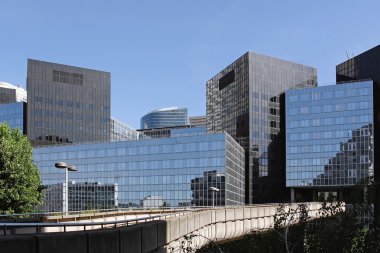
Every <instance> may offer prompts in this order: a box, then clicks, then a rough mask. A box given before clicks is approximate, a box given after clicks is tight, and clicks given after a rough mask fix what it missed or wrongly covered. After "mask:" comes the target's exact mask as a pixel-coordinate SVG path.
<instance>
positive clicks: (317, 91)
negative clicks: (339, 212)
mask: <svg viewBox="0 0 380 253" xmlns="http://www.w3.org/2000/svg"><path fill="white" fill-rule="evenodd" d="M375 132H376V129H375V127H374V85H373V82H372V81H361V82H354V83H342V84H339V85H332V86H322V87H317V88H304V89H292V90H289V91H287V92H286V186H287V187H290V188H292V190H291V195H292V200H294V199H295V198H297V196H298V197H299V198H300V199H299V200H313V199H316V198H317V197H321V195H322V198H323V197H326V196H328V195H332V196H337V197H338V199H341V200H344V199H345V198H346V196H347V195H348V192H347V190H349V189H350V188H351V187H353V186H354V185H356V184H358V183H361V182H362V181H363V180H365V179H368V177H371V176H373V175H374V166H375V160H376V156H375ZM295 200H297V199H295Z"/></svg>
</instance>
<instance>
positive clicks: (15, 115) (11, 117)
mask: <svg viewBox="0 0 380 253" xmlns="http://www.w3.org/2000/svg"><path fill="white" fill-rule="evenodd" d="M0 123H6V124H8V126H9V127H10V128H12V129H13V128H18V129H20V131H21V133H23V134H26V132H25V131H26V103H24V102H15V103H6V104H1V103H0Z"/></svg>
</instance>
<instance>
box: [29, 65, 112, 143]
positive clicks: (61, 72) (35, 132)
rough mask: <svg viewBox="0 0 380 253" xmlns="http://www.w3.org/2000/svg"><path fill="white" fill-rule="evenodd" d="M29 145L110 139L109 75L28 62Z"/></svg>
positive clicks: (65, 66) (95, 71)
mask: <svg viewBox="0 0 380 253" xmlns="http://www.w3.org/2000/svg"><path fill="white" fill-rule="evenodd" d="M27 92H28V126H27V128H28V131H27V135H28V138H29V139H30V140H31V142H32V144H33V145H40V144H51V143H57V142H64V143H72V142H83V141H108V140H109V139H110V130H109V129H110V73H108V72H102V71H97V70H90V69H85V68H79V67H72V66H67V65H62V64H56V63H50V62H43V61H37V60H31V59H29V60H28V76H27Z"/></svg>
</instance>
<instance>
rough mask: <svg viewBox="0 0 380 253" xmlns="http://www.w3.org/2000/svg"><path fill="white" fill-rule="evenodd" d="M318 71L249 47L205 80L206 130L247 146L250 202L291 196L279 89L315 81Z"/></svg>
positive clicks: (275, 200) (309, 83)
mask: <svg viewBox="0 0 380 253" xmlns="http://www.w3.org/2000/svg"><path fill="white" fill-rule="evenodd" d="M316 75H317V70H316V69H315V68H312V67H308V66H305V65H301V64H296V63H292V62H288V61H284V60H280V59H276V58H273V57H269V56H264V55H259V54H256V53H251V52H248V53H246V54H244V55H243V56H241V57H240V58H239V59H237V60H236V61H235V62H233V63H232V64H231V65H229V66H228V67H226V68H225V69H224V70H222V71H221V72H220V73H218V74H217V75H216V76H214V77H213V78H211V79H210V80H209V81H207V83H206V87H207V88H206V89H207V129H208V131H211V132H213V131H226V132H228V133H229V134H230V135H231V136H232V137H233V138H234V139H236V140H237V141H238V142H239V143H240V145H242V146H243V147H244V148H245V150H246V177H245V178H246V195H247V196H246V203H262V202H277V201H283V200H284V199H285V198H288V194H286V193H285V192H286V190H285V151H284V145H285V143H284V137H283V132H284V130H285V129H284V124H283V121H284V110H283V106H284V104H283V103H281V100H283V96H281V94H282V93H283V92H284V91H285V90H287V89H289V88H292V87H297V86H300V87H302V86H315V85H316Z"/></svg>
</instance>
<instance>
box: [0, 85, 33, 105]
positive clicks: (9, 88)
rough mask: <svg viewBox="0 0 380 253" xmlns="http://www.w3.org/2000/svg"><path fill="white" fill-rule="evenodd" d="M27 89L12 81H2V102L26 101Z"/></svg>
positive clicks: (0, 100) (0, 88) (0, 101)
mask: <svg viewBox="0 0 380 253" xmlns="http://www.w3.org/2000/svg"><path fill="white" fill-rule="evenodd" d="M26 101H27V96H26V90H24V89H23V88H21V87H20V86H15V85H12V84H10V83H6V82H0V103H1V104H5V103H16V102H26Z"/></svg>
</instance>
